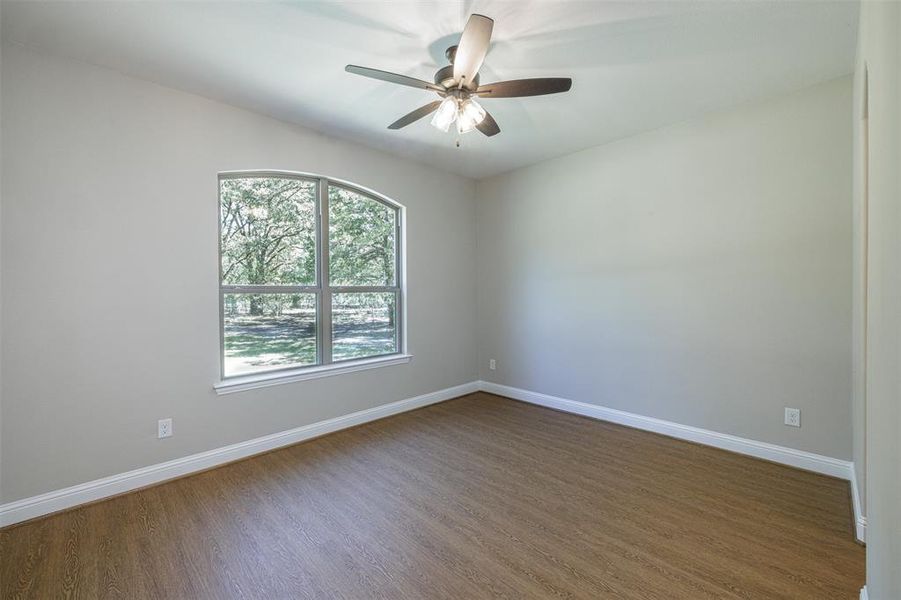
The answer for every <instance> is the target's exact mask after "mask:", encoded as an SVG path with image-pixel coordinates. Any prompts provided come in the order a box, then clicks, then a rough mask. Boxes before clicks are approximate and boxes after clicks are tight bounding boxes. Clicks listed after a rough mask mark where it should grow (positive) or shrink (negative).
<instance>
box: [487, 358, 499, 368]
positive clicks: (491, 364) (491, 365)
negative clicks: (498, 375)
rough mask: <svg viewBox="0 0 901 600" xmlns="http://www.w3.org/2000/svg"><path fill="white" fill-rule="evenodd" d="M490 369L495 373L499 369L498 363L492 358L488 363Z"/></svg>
mask: <svg viewBox="0 0 901 600" xmlns="http://www.w3.org/2000/svg"><path fill="white" fill-rule="evenodd" d="M488 368H489V369H491V370H492V371H494V370H495V369H496V368H497V362H496V361H495V360H494V359H493V358H492V359H491V360H489V361H488Z"/></svg>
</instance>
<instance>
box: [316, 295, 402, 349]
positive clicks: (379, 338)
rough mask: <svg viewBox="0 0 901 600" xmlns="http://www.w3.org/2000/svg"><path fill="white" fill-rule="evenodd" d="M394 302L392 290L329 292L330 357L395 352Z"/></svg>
mask: <svg viewBox="0 0 901 600" xmlns="http://www.w3.org/2000/svg"><path fill="white" fill-rule="evenodd" d="M396 307H397V302H396V299H395V295H394V293H393V292H387V293H383V292H378V293H374V292H366V293H356V292H355V293H352V294H351V293H342V294H334V295H333V296H332V360H336V361H337V360H346V359H348V358H361V357H364V356H378V355H380V354H392V353H394V352H397V308H396Z"/></svg>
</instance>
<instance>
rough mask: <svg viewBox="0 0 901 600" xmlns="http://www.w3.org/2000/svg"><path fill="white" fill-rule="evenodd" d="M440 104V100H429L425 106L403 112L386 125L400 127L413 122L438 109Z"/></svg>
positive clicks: (391, 127)
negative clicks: (403, 113) (399, 116)
mask: <svg viewBox="0 0 901 600" xmlns="http://www.w3.org/2000/svg"><path fill="white" fill-rule="evenodd" d="M440 105H441V100H435V101H434V102H429V103H428V104H426V105H425V106H420V107H419V108H417V109H416V110H414V111H413V112H411V113H407V114H405V115H404V116H402V117H401V118H399V119H398V120H397V121H395V122H394V123H392V124H391V125H388V129H400V128H401V127H406V126H407V125H409V124H410V123H415V122H416V121H418V120H419V119H421V118H423V117H424V116H426V115H428V114H431V113H433V112H435V111H436V110H438V107H439V106H440Z"/></svg>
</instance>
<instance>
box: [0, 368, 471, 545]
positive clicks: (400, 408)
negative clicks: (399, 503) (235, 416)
mask: <svg viewBox="0 0 901 600" xmlns="http://www.w3.org/2000/svg"><path fill="white" fill-rule="evenodd" d="M478 389H479V386H478V382H470V383H465V384H463V385H458V386H455V387H451V388H446V389H443V390H438V391H437V392H431V393H429V394H423V395H422V396H416V397H415V398H408V399H406V400H400V401H397V402H392V403H390V404H383V405H381V406H376V407H374V408H369V409H366V410H361V411H359V412H355V413H351V414H349V415H343V416H340V417H335V418H334V419H328V420H325V421H319V422H318V423H312V424H310V425H304V426H303V427H297V428H295V429H289V430H288V431H282V432H280V433H273V434H271V435H266V436H263V437H259V438H256V439H252V440H248V441H246V442H240V443H237V444H232V445H230V446H224V447H222V448H217V449H215V450H209V451H207V452H201V453H199V454H192V455H191V456H186V457H184V458H177V459H175V460H170V461H167V462H164V463H159V464H156V465H151V466H149V467H142V468H140V469H135V470H133V471H128V472H127V473H120V474H119V475H112V476H110V477H103V478H101V479H95V480H94V481H88V482H86V483H81V484H78V485H74V486H72V487H68V488H65V489H61V490H56V491H53V492H47V493H46V494H40V495H38V496H32V497H30V498H23V499H22V500H16V501H15V502H9V503H7V504H3V505H0V527H5V526H7V525H12V524H14V523H20V522H22V521H27V520H28V519H33V518H35V517H40V516H42V515H47V514H50V513H54V512H57V511H60V510H64V509H67V508H71V507H73V506H78V505H79V504H85V503H87V502H93V501H95V500H100V499H103V498H107V497H110V496H115V495H117V494H121V493H123V492H128V491H131V490H135V489H138V488H142V487H146V486H148V485H153V484H155V483H160V482H162V481H166V480H168V479H174V478H176V477H182V476H184V475H188V474H190V473H194V472H197V471H203V470H205V469H209V468H211V467H216V466H219V465H222V464H225V463H228V462H232V461H235V460H238V459H241V458H246V457H248V456H252V455H254V454H259V453H261V452H267V451H269V450H274V449H276V448H281V447H282V446H290V445H292V444H296V443H298V442H302V441H305V440H309V439H312V438H315V437H319V436H321V435H325V434H327V433H332V432H335V431H339V430H341V429H346V428H348V427H354V426H355V425H360V424H362V423H367V422H369V421H376V420H378V419H382V418H384V417H388V416H391V415H396V414H398V413H402V412H406V411H409V410H413V409H415V408H420V407H422V406H427V405H429V404H435V403H436V402H443V401H444V400H450V399H451V398H456V397H457V396H463V395H466V394H471V393H473V392H477V391H478Z"/></svg>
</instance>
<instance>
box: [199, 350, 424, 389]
mask: <svg viewBox="0 0 901 600" xmlns="http://www.w3.org/2000/svg"><path fill="white" fill-rule="evenodd" d="M412 358H413V356H412V355H411V354H391V355H388V356H377V357H374V358H361V359H358V360H348V361H344V362H340V363H334V364H331V365H321V366H316V367H303V368H300V369H293V370H290V371H280V372H278V373H261V374H259V375H242V376H239V377H231V378H229V379H225V380H223V381H220V382H219V383H217V384H215V385H214V386H213V389H215V390H216V393H217V394H219V395H220V396H221V395H223V394H234V393H235V392H245V391H247V390H254V389H257V388H264V387H269V386H273V385H282V384H285V383H294V382H297V381H306V380H308V379H319V378H320V377H331V376H332V375H341V374H343V373H353V372H355V371H366V370H368V369H377V368H379V367H390V366H391V365H402V364H405V363H408V362H410V359H412Z"/></svg>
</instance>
